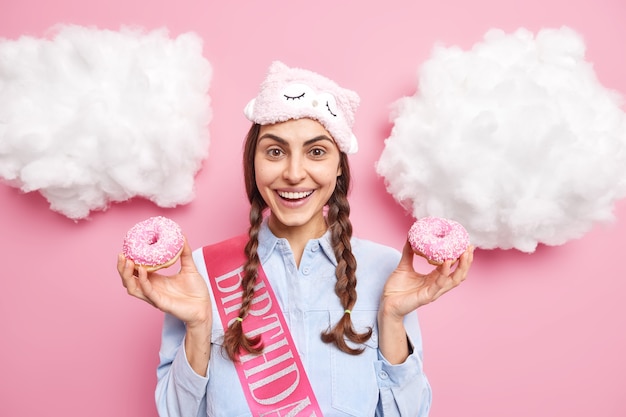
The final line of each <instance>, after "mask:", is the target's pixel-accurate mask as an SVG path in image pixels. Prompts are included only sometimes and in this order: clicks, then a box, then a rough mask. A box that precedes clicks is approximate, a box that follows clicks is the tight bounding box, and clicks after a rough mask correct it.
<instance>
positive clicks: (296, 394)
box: [203, 235, 322, 417]
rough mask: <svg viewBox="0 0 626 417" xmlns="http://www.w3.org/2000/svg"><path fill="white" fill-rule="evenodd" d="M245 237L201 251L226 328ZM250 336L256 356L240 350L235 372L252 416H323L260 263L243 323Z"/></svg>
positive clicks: (234, 312)
mask: <svg viewBox="0 0 626 417" xmlns="http://www.w3.org/2000/svg"><path fill="white" fill-rule="evenodd" d="M247 241H248V236H247V235H242V236H238V237H235V238H232V239H230V240H227V241H224V242H221V243H218V244H215V245H210V246H205V247H204V248H203V254H204V259H205V263H206V265H207V272H208V274H209V282H210V283H211V288H212V290H213V295H214V298H215V303H216V307H217V311H218V312H219V315H220V320H221V322H222V325H223V327H224V329H227V328H228V326H229V325H230V324H231V323H232V322H233V321H235V320H237V317H238V315H239V309H240V307H241V295H242V288H241V279H242V276H243V265H244V263H245V261H246V256H245V252H244V248H245V245H246V242H247ZM241 324H242V326H243V331H244V333H245V334H246V335H247V336H249V337H254V336H256V335H260V336H261V340H262V341H263V345H264V350H263V353H261V354H260V355H253V354H249V353H247V352H245V351H243V350H242V352H241V356H240V359H239V362H235V368H236V369H237V375H238V376H239V381H240V382H241V386H242V388H243V391H244V394H245V396H246V400H247V401H248V405H249V407H250V411H251V412H252V415H253V416H255V417H296V416H306V417H314V416H315V417H322V412H321V411H320V408H319V405H318V403H317V399H316V398H315V395H314V394H313V390H312V389H311V384H310V383H309V379H308V377H307V375H306V372H305V371H304V367H303V366H302V362H301V361H300V356H299V355H298V351H297V350H296V347H295V344H294V342H293V338H292V337H291V333H290V332H289V328H288V327H287V324H286V322H285V318H284V316H283V313H282V311H281V310H280V306H279V305H278V302H277V300H276V296H275V295H274V292H273V291H272V288H271V287H270V284H269V282H268V280H267V276H266V275H265V272H263V269H262V268H261V266H260V265H259V268H258V277H257V281H256V286H255V287H254V298H253V299H252V304H251V307H250V311H249V312H248V315H247V316H246V317H245V318H244V320H243V322H242V323H241Z"/></svg>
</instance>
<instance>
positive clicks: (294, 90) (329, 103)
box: [282, 83, 338, 117]
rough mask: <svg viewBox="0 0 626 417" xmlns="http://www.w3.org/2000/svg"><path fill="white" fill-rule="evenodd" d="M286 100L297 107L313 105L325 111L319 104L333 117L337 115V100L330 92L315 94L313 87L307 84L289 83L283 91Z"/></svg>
mask: <svg viewBox="0 0 626 417" xmlns="http://www.w3.org/2000/svg"><path fill="white" fill-rule="evenodd" d="M282 95H283V97H284V98H285V101H287V102H289V104H290V105H294V106H297V107H313V108H316V109H317V110H318V111H323V110H322V108H319V106H320V105H321V106H324V108H325V109H326V110H325V111H326V112H328V114H330V115H331V116H333V117H337V114H338V112H337V101H336V100H335V96H333V95H332V94H330V93H327V92H322V93H319V94H315V92H314V91H313V89H311V87H309V86H308V85H306V84H298V83H294V84H289V85H288V86H286V87H285V89H284V90H283V93H282Z"/></svg>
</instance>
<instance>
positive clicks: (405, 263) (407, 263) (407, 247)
mask: <svg viewBox="0 0 626 417" xmlns="http://www.w3.org/2000/svg"><path fill="white" fill-rule="evenodd" d="M414 256H415V252H413V248H412V247H411V243H410V242H409V240H408V239H407V241H406V242H405V243H404V248H402V257H401V258H400V263H399V264H398V267H399V268H404V269H413V257H414Z"/></svg>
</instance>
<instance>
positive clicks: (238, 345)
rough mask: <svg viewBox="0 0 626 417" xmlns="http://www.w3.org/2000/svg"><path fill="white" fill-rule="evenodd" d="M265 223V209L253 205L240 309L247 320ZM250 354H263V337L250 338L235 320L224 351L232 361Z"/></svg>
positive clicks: (226, 336)
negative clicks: (244, 353) (260, 238)
mask: <svg viewBox="0 0 626 417" xmlns="http://www.w3.org/2000/svg"><path fill="white" fill-rule="evenodd" d="M262 221H263V209H262V208H260V207H259V205H258V204H257V203H253V204H252V207H251V209H250V229H249V231H248V235H249V237H250V240H248V243H247V244H246V248H245V252H246V257H247V258H248V259H247V261H246V263H245V264H244V267H243V278H242V280H241V288H242V295H241V307H240V308H239V317H240V318H242V319H245V317H246V315H247V314H248V310H250V305H251V304H252V299H253V298H254V286H255V284H256V277H257V269H258V267H259V263H260V261H259V255H258V253H257V248H258V246H259V239H258V235H259V229H260V228H261V222H262ZM242 349H243V350H244V351H246V352H248V353H261V352H262V351H263V344H262V343H261V335H257V336H255V337H253V338H249V337H248V336H246V335H245V333H244V332H243V326H242V322H241V321H240V320H235V321H233V322H232V324H231V325H230V326H229V327H228V330H226V332H225V333H224V350H225V352H226V354H227V355H228V357H229V358H230V359H231V360H232V361H237V360H238V359H239V353H240V352H241V350H242Z"/></svg>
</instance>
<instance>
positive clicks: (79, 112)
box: [0, 26, 212, 219]
mask: <svg viewBox="0 0 626 417" xmlns="http://www.w3.org/2000/svg"><path fill="white" fill-rule="evenodd" d="M211 76H212V69H211V65H210V63H209V62H208V61H207V60H206V59H205V58H204V57H203V55H202V40H201V39H200V38H199V37H198V36H197V35H195V34H193V33H186V34H181V35H179V36H178V37H176V38H170V37H169V36H168V32H167V30H165V29H159V30H154V31H151V32H145V31H142V30H139V29H131V28H122V29H121V30H120V31H110V30H98V29H94V28H86V27H80V26H60V27H58V28H56V29H55V31H54V33H53V34H52V36H51V37H50V38H33V37H26V36H24V37H21V38H19V39H17V40H7V39H3V40H0V177H1V178H3V179H4V180H5V181H6V182H8V183H9V184H10V185H12V186H15V187H18V188H20V189H21V190H23V191H25V192H31V191H39V192H40V193H41V194H42V195H43V196H44V197H45V198H46V199H47V200H48V201H49V203H50V208H51V209H52V210H55V211H58V212H60V213H62V214H64V215H65V216H67V217H69V218H72V219H81V218H85V217H87V216H88V215H89V212H90V211H91V210H103V209H106V208H107V207H108V206H109V204H110V202H120V201H125V200H128V199H130V198H133V197H135V196H140V197H144V198H146V199H149V200H151V201H153V202H154V203H155V204H157V205H159V206H162V207H173V206H176V205H179V204H186V203H189V202H190V201H191V200H192V199H193V198H194V179H195V175H196V173H197V172H198V170H199V169H200V167H201V164H202V161H203V159H205V158H206V157H207V156H208V150H209V132H208V124H209V122H210V119H211V109H210V98H209V95H208V89H209V85H210V81H211Z"/></svg>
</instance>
